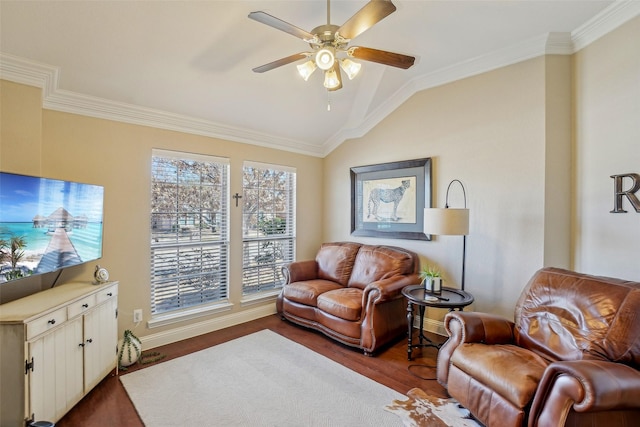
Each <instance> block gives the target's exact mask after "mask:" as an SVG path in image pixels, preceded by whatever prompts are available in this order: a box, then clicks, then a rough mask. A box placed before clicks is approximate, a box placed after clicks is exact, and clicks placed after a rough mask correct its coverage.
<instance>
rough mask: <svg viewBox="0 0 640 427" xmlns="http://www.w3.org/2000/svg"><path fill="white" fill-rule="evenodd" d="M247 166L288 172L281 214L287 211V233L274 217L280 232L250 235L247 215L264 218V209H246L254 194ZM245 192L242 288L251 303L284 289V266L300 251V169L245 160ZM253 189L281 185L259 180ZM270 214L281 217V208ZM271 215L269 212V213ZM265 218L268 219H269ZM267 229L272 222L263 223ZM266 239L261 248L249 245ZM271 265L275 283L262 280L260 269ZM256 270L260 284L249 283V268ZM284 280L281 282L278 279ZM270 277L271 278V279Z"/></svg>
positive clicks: (243, 296) (243, 174)
mask: <svg viewBox="0 0 640 427" xmlns="http://www.w3.org/2000/svg"><path fill="white" fill-rule="evenodd" d="M247 168H254V169H258V170H263V171H275V172H284V173H286V180H287V184H286V185H287V189H286V195H285V198H286V206H285V208H284V211H283V212H280V214H284V216H285V218H284V219H285V221H284V225H285V229H284V232H283V233H278V232H277V231H278V230H280V228H279V224H281V223H280V222H279V221H273V222H272V223H271V229H273V227H274V225H275V228H276V233H273V234H268V235H266V236H262V237H261V236H250V235H248V234H247V228H248V225H247V223H246V220H247V217H248V215H251V214H255V216H256V218H254V221H257V222H259V221H260V220H259V219H258V218H259V217H260V214H261V212H260V210H259V209H258V211H257V212H255V213H251V214H250V213H248V212H246V208H247V203H248V201H249V200H250V197H248V193H247V190H248V187H247V185H246V182H245V172H246V169H247ZM242 177H243V180H242V191H243V193H242V195H243V204H242V284H241V288H242V301H243V302H244V303H247V302H248V303H250V302H254V301H259V300H261V299H265V298H269V297H272V296H274V295H277V294H278V293H279V292H280V289H281V288H282V285H283V282H284V277H282V274H281V268H282V266H283V265H285V264H288V263H290V262H292V261H295V254H296V239H297V236H296V199H297V194H296V182H297V170H296V168H294V167H291V166H285V165H276V164H270V163H261V162H255V161H244V162H243V165H242ZM251 189H252V190H254V191H256V190H257V191H258V192H259V193H260V191H264V190H265V189H267V190H271V191H273V192H276V191H280V190H279V189H276V187H275V185H274V186H273V187H265V186H260V184H258V187H257V188H256V187H251ZM266 213H267V212H262V214H266ZM268 215H271V218H270V219H271V220H273V219H275V218H278V217H279V216H278V212H276V211H270V212H268ZM265 216H267V215H265ZM266 221H269V219H267V220H266ZM266 221H265V222H266ZM263 227H264V228H263V230H264V229H265V228H266V229H269V226H266V225H264V224H263ZM256 234H258V232H257V231H256ZM260 242H262V248H258V249H257V250H258V252H256V248H255V247H254V248H252V249H248V246H250V245H252V244H255V243H259V244H260ZM279 255H282V257H279ZM259 258H262V259H263V262H260V263H259V265H256V263H258V261H257V259H259ZM267 258H268V260H267V261H264V259H267ZM269 269H271V270H272V271H273V275H274V282H273V284H270V283H269V282H267V283H261V282H260V275H261V274H260V270H262V271H266V270H269ZM251 271H253V272H254V276H255V271H258V273H257V275H258V282H259V283H258V284H257V285H256V284H255V283H253V284H251V285H250V284H249V283H248V279H247V276H248V272H251ZM270 274H271V273H267V274H266V275H263V277H269V276H270ZM278 278H279V280H280V283H279V284H277V283H276V282H277V280H278ZM267 280H270V279H267ZM250 286H257V288H258V289H257V290H255V289H253V290H251V291H249V289H248V287H250ZM263 288H266V289H263Z"/></svg>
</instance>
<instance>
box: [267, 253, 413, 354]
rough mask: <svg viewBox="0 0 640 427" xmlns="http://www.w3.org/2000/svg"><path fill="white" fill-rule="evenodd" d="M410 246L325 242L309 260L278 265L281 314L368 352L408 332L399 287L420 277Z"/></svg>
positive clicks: (278, 303) (279, 311)
mask: <svg viewBox="0 0 640 427" xmlns="http://www.w3.org/2000/svg"><path fill="white" fill-rule="evenodd" d="M419 269H420V261H419V259H418V257H417V255H416V254H415V253H413V252H411V251H408V250H405V249H401V248H396V247H391V246H373V245H363V244H360V243H354V242H338V243H325V244H323V245H322V247H321V248H320V250H319V251H318V253H317V255H316V258H315V259H314V260H307V261H297V262H293V263H291V264H289V265H288V266H287V267H284V268H283V273H284V276H285V285H284V286H283V288H282V292H281V293H280V295H279V296H278V299H277V303H276V306H277V309H278V313H280V314H281V316H282V317H283V318H285V319H287V320H289V321H291V322H294V323H297V324H299V325H303V326H307V327H309V328H313V329H316V330H318V331H320V332H322V333H324V334H325V335H327V336H329V337H331V338H333V339H335V340H337V341H340V342H341V343H343V344H347V345H350V346H353V347H357V348H360V349H362V350H364V353H365V354H367V355H371V354H372V353H373V352H374V351H375V350H376V349H378V348H380V347H381V346H383V345H384V344H387V343H388V342H390V341H392V340H394V339H395V338H397V337H399V336H401V335H403V334H406V332H407V315H406V314H407V312H406V307H407V306H406V303H405V301H404V298H403V297H402V294H401V291H402V288H404V287H405V286H407V285H413V284H417V283H420V279H419V277H418V271H419Z"/></svg>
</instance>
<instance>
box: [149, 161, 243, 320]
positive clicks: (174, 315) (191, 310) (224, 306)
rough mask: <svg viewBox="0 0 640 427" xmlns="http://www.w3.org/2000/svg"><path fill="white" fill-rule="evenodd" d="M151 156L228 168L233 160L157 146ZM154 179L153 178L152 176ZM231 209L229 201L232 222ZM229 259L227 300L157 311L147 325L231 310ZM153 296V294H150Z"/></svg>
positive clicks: (229, 176)
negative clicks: (219, 165) (210, 163)
mask: <svg viewBox="0 0 640 427" xmlns="http://www.w3.org/2000/svg"><path fill="white" fill-rule="evenodd" d="M151 156H152V158H153V157H165V158H171V159H177V160H184V159H185V158H187V157H188V158H189V160H196V161H202V162H207V163H209V162H215V163H220V164H223V165H225V166H227V168H229V169H230V167H231V166H230V165H231V160H230V159H229V158H226V157H217V156H211V155H202V154H197V153H191V152H186V151H170V150H162V149H157V148H152V149H151ZM227 173H228V176H227V179H228V180H229V182H230V179H231V171H230V170H228V172H227ZM152 179H153V178H152ZM230 187H231V186H230V185H229V186H228V187H227V189H226V196H225V197H226V198H227V200H229V195H230V191H231V188H230ZM229 209H230V204H229V203H227V221H228V222H230V220H231V215H230V214H231V213H230V211H229ZM229 234H230V232H228V235H229ZM227 246H229V247H230V246H231V242H230V240H228V241H227ZM149 250H150V252H151V248H149ZM230 255H231V254H230V253H229V254H228V257H230ZM229 267H230V265H229V259H227V300H225V301H215V302H212V303H210V304H203V305H198V306H194V307H188V308H185V309H180V310H174V311H170V312H163V313H157V314H152V316H151V319H150V320H149V321H148V322H147V327H148V328H150V329H152V328H157V327H161V326H165V325H171V324H175V323H179V322H183V321H187V320H192V319H196V318H199V317H204V316H208V315H211V314H216V313H221V312H225V311H230V310H231V309H232V308H233V306H234V304H232V303H230V302H229V301H228V298H229V293H230V287H231V281H230V280H229V275H230V271H229ZM149 296H150V297H151V295H149Z"/></svg>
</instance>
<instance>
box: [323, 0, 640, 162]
mask: <svg viewBox="0 0 640 427" xmlns="http://www.w3.org/2000/svg"><path fill="white" fill-rule="evenodd" d="M638 15H640V0H617V1H615V2H613V3H612V4H611V5H609V6H607V7H606V8H605V9H603V10H602V11H601V12H600V13H598V14H597V15H596V16H594V17H593V18H592V19H590V20H589V21H587V22H586V23H585V24H583V25H581V26H580V27H578V28H577V29H576V30H574V31H573V32H571V34H569V33H548V34H544V35H542V36H538V37H534V38H532V39H530V40H527V41H525V42H523V43H519V44H517V45H514V46H510V47H507V48H505V49H500V50H497V51H494V52H490V53H488V54H486V55H482V56H478V57H476V58H472V59H469V60H467V61H463V62H460V63H457V64H454V65H451V66H448V67H444V68H441V69H439V70H436V71H433V72H431V73H428V74H424V75H422V76H418V77H416V78H414V79H413V80H411V81H410V82H408V83H407V84H405V85H404V86H403V87H402V88H400V89H399V90H398V91H397V92H396V93H394V94H393V95H392V96H391V97H390V98H389V99H388V101H387V102H385V103H384V104H381V105H380V106H379V107H378V108H376V109H375V110H373V111H372V112H371V113H370V114H369V115H368V116H367V117H365V118H364V120H363V121H362V122H361V123H360V124H359V125H358V126H356V127H353V128H348V129H341V130H340V131H339V132H337V133H336V134H335V135H333V136H332V137H331V138H329V139H328V140H327V141H326V143H325V144H324V145H323V148H324V154H323V156H327V155H328V154H329V153H331V151H333V150H334V149H336V148H337V147H338V146H339V145H340V144H342V143H343V142H344V141H346V140H347V139H352V138H361V137H362V136H364V135H365V134H367V132H369V131H370V130H371V129H373V128H374V127H375V126H377V125H378V124H379V123H380V122H381V121H382V120H383V119H384V118H385V117H387V116H388V115H390V114H391V113H392V112H393V111H394V110H395V109H396V108H398V107H399V106H400V105H402V104H403V103H404V102H405V101H406V100H407V99H409V98H410V97H411V96H412V95H413V94H415V93H416V92H419V91H422V90H425V89H430V88H434V87H437V86H442V85H444V84H447V83H451V82H454V81H456V80H461V79H464V78H467V77H472V76H475V75H478V74H482V73H486V72H488V71H492V70H495V69H498V68H501V67H506V66H508V65H512V64H516V63H518V62H521V61H526V60H528V59H531V58H535V57H537V56H541V55H571V54H573V53H575V52H577V51H579V50H580V49H582V48H584V47H586V46H588V45H589V44H591V43H593V42H594V41H596V40H597V39H599V38H600V37H602V36H603V35H605V34H607V33H609V32H611V31H613V30H615V29H616V28H618V27H619V26H621V25H623V24H624V23H626V22H627V21H629V20H630V19H633V18H634V17H636V16H638Z"/></svg>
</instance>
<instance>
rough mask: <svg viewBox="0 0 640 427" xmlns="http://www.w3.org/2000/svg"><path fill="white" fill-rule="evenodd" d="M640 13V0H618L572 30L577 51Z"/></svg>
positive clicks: (575, 50)
mask: <svg viewBox="0 0 640 427" xmlns="http://www.w3.org/2000/svg"><path fill="white" fill-rule="evenodd" d="M638 15H640V1H638V0H617V1H615V2H614V3H612V4H611V5H610V6H608V7H607V8H605V9H604V10H603V11H602V12H600V13H599V14H597V15H596V16H594V17H593V18H591V19H590V20H588V21H587V22H585V23H584V24H582V25H581V26H580V27H578V28H576V29H575V30H573V31H572V32H571V38H572V39H573V44H574V46H575V48H574V52H577V51H579V50H581V49H583V48H585V47H586V46H588V45H590V44H591V43H593V42H594V41H596V40H598V39H599V38H600V37H602V36H604V35H605V34H607V33H610V32H611V31H613V30H615V29H616V28H618V27H619V26H621V25H622V24H624V23H626V22H627V21H629V20H631V19H633V18H635V17H636V16H638Z"/></svg>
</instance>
